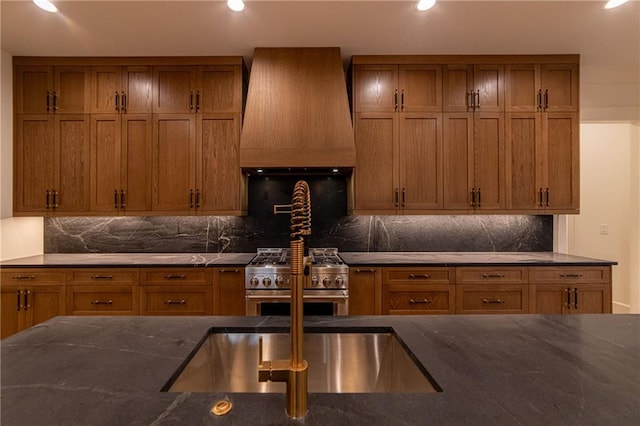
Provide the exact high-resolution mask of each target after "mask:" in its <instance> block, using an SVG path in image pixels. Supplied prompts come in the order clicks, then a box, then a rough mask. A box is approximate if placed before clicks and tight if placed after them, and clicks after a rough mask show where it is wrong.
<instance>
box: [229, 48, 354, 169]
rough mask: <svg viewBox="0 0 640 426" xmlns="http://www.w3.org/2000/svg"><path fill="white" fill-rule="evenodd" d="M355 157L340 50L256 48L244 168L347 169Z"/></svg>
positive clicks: (243, 143) (243, 145)
mask: <svg viewBox="0 0 640 426" xmlns="http://www.w3.org/2000/svg"><path fill="white" fill-rule="evenodd" d="M355 158H356V149H355V143H354V137H353V126H352V124H351V113H350V109H349V100H348V96H347V86H346V80H345V74H344V69H343V67H342V57H341V55H340V49H339V48H337V47H329V48H256V49H255V54H254V59H253V65H252V69H251V77H250V80H249V92H248V95H247V105H246V109H245V116H244V124H243V127H242V136H241V138H240V167H241V168H242V169H245V170H247V169H257V168H272V169H273V168H280V169H288V168H292V169H297V170H300V169H304V168H334V167H337V168H340V169H343V168H353V167H355Z"/></svg>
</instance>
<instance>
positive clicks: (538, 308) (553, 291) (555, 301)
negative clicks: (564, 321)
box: [530, 284, 571, 315]
mask: <svg viewBox="0 0 640 426" xmlns="http://www.w3.org/2000/svg"><path fill="white" fill-rule="evenodd" d="M530 289H531V291H532V293H533V294H532V295H531V297H532V298H533V299H534V300H535V305H534V309H535V310H534V311H532V312H533V313H536V314H547V315H553V314H556V315H558V314H564V313H568V312H569V310H570V309H571V294H570V293H569V288H568V287H567V286H563V285H558V284H536V285H532V286H531V287H530Z"/></svg>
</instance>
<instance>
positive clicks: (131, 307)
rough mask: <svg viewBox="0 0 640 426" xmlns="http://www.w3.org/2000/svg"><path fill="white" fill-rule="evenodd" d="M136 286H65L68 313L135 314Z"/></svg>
mask: <svg viewBox="0 0 640 426" xmlns="http://www.w3.org/2000/svg"><path fill="white" fill-rule="evenodd" d="M139 303H140V302H139V300H138V288H137V286H136V287H133V286H131V285H102V286H99V285H93V286H91V285H85V286H82V285H77V286H69V287H68V288H67V308H68V314H69V315H136V314H137V313H138V308H139Z"/></svg>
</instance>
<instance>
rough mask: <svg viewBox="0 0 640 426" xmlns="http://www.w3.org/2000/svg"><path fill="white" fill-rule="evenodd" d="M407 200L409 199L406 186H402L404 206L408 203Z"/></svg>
mask: <svg viewBox="0 0 640 426" xmlns="http://www.w3.org/2000/svg"><path fill="white" fill-rule="evenodd" d="M406 200H407V190H406V189H405V188H402V207H404V206H405V205H406Z"/></svg>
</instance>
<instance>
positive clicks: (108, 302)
mask: <svg viewBox="0 0 640 426" xmlns="http://www.w3.org/2000/svg"><path fill="white" fill-rule="evenodd" d="M91 304H92V305H113V300H111V299H109V300H93V301H91Z"/></svg>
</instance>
